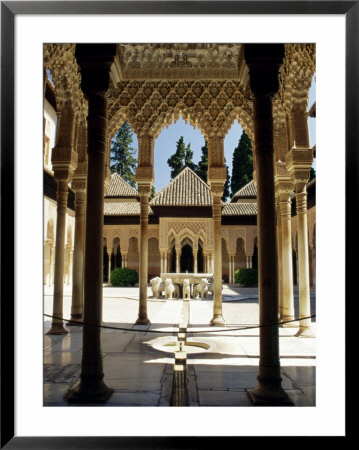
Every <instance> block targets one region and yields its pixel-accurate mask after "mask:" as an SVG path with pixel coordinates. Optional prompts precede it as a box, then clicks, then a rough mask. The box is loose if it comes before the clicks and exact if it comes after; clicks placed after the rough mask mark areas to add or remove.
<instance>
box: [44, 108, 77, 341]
mask: <svg viewBox="0 0 359 450" xmlns="http://www.w3.org/2000/svg"><path fill="white" fill-rule="evenodd" d="M60 118H61V120H60ZM74 130H75V117H74V113H73V109H72V104H71V102H70V101H69V102H67V103H66V104H65V105H63V108H62V110H61V113H60V114H59V123H58V129H57V142H56V146H55V148H54V149H53V151H52V158H51V162H52V168H53V171H54V178H55V180H56V183H57V198H56V201H57V216H56V241H55V267H54V296H53V316H54V318H53V319H52V324H51V328H50V330H49V331H48V332H47V334H50V335H51V334H66V333H68V331H69V330H68V329H67V328H66V327H64V324H63V319H62V317H63V289H64V257H65V225H66V211H67V199H68V184H69V182H70V181H71V180H72V176H73V174H74V171H75V170H76V167H77V160H78V158H77V153H76V152H75V150H74V133H75V131H74ZM55 317H56V318H55Z"/></svg>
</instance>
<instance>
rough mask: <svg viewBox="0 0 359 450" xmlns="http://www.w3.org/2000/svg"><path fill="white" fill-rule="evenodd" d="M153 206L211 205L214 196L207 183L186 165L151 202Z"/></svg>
mask: <svg viewBox="0 0 359 450" xmlns="http://www.w3.org/2000/svg"><path fill="white" fill-rule="evenodd" d="M150 204H151V205H153V206H211V205H212V197H211V193H210V189H209V186H208V184H207V183H205V182H204V181H203V180H202V179H201V178H200V177H199V176H198V175H196V174H195V173H194V172H193V171H192V170H191V169H190V168H188V167H186V168H185V169H183V170H182V172H181V173H179V174H178V175H177V176H176V177H175V178H174V179H173V180H172V181H171V182H170V183H169V184H168V185H167V186H166V187H165V188H163V189H162V190H161V191H159V192H158V193H157V194H156V195H155V196H154V198H153V199H152V200H151V202H150Z"/></svg>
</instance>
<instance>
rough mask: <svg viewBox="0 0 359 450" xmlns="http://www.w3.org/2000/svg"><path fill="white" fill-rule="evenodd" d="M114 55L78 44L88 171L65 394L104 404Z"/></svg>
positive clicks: (111, 47) (112, 48) (111, 48)
mask: <svg viewBox="0 0 359 450" xmlns="http://www.w3.org/2000/svg"><path fill="white" fill-rule="evenodd" d="M115 55H116V45H115V44H77V45H76V58H77V61H78V64H79V66H80V68H81V87H82V90H83V92H84V94H85V95H86V97H87V100H88V118H87V121H88V146H87V161H88V170H87V198H86V209H87V210H86V236H85V239H86V241H85V242H86V244H85V255H86V258H85V281H84V313H83V321H84V324H83V343H82V361H81V374H80V379H79V380H78V381H77V382H76V383H75V385H73V386H72V387H70V388H69V390H68V391H67V392H66V393H65V395H64V399H65V400H67V401H68V402H69V403H105V402H106V401H107V400H108V399H109V397H110V396H111V395H112V392H113V389H111V388H109V387H108V386H107V385H106V384H105V382H104V373H103V356H102V329H101V325H102V291H103V207H104V181H105V180H104V179H105V153H106V132H107V101H106V91H107V90H108V88H109V82H110V69H111V64H112V63H113V60H114V56H115Z"/></svg>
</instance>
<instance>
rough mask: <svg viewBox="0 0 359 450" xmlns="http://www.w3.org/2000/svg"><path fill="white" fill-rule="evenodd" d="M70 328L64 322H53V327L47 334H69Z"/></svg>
mask: <svg viewBox="0 0 359 450" xmlns="http://www.w3.org/2000/svg"><path fill="white" fill-rule="evenodd" d="M69 332H70V330H68V329H67V328H66V327H64V325H63V324H62V323H53V324H52V325H51V328H50V329H49V331H48V332H47V333H46V334H50V335H51V334H67V333H69Z"/></svg>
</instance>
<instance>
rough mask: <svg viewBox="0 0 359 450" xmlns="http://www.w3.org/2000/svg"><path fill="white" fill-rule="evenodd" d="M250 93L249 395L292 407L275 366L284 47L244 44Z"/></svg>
mask: <svg viewBox="0 0 359 450" xmlns="http://www.w3.org/2000/svg"><path fill="white" fill-rule="evenodd" d="M244 52H245V59H246V62H247V65H248V67H249V76H250V87H251V90H252V93H253V94H254V136H255V158H256V180H257V204H258V215H257V224H258V268H259V274H258V278H259V280H258V287H259V323H260V329H259V333H260V337H259V339H260V356H259V374H258V376H257V380H258V384H257V386H256V387H255V388H254V389H253V390H252V391H251V392H250V393H249V395H250V397H251V399H252V401H253V403H254V404H255V405H268V406H269V405H290V404H292V402H291V401H290V399H289V397H288V395H287V394H286V392H285V391H284V389H283V388H282V385H281V382H282V379H281V376H280V361H279V330H278V325H277V321H278V274H277V270H276V269H277V240H276V216H275V213H276V211H275V196H274V160H273V159H274V147H273V115H272V97H273V95H274V94H275V93H276V92H277V90H278V88H279V83H278V71H279V67H280V65H281V64H282V62H283V57H284V45H282V44H245V45H244Z"/></svg>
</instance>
